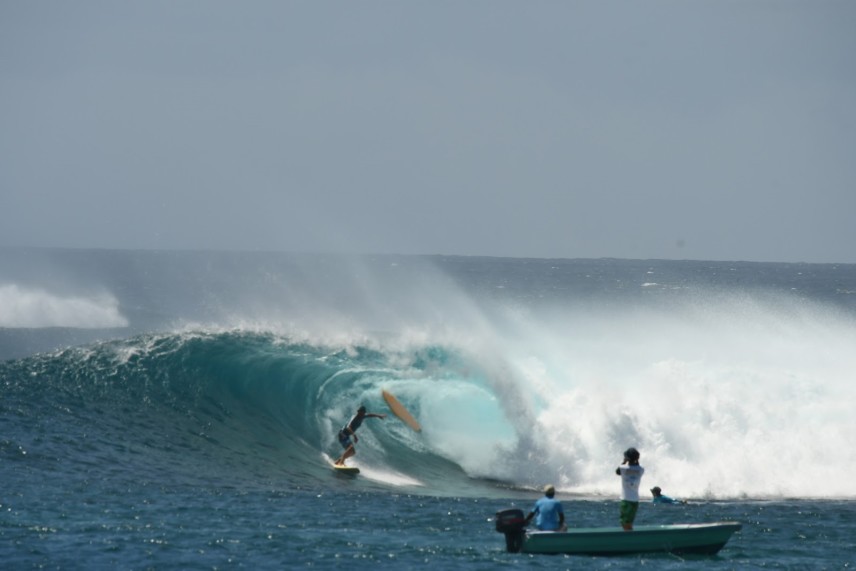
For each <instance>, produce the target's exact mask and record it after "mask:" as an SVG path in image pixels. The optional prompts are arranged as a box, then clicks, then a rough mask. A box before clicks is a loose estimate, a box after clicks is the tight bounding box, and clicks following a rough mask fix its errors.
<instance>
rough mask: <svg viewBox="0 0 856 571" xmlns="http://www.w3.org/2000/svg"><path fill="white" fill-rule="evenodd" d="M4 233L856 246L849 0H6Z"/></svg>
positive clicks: (358, 245)
mask: <svg viewBox="0 0 856 571" xmlns="http://www.w3.org/2000/svg"><path fill="white" fill-rule="evenodd" d="M0 246H71V247H80V248H92V247H106V248H134V249H136V248H144V249H230V250H235V249H238V250H245V249H246V250H285V251H346V252H359V253H403V254H460V255H488V256H521V257H550V258H552V257H558V258H581V257H582V258H592V257H618V258H677V259H706V260H750V261H790V262H799V261H805V262H856V2H853V1H850V0H841V1H825V0H805V1H799V2H797V1H787V0H784V1H773V0H764V1H752V0H739V1H737V0H735V1H727V0H725V1H722V0H716V1H706V0H699V1H692V0H675V1H665V2H664V1H647V0H646V1H636V0H633V1H627V2H619V1H592V2H587V1H576V2H575V1H571V0H563V1H555V2H547V1H523V0H520V1H516V2H507V1H502V0H499V1H497V0H490V1H487V0H482V1H472V2H467V1H464V0H455V1H436V0H432V1H424V2H410V1H401V2H396V1H392V0H390V1H384V2H378V1H361V2H351V1H341V2H310V1H300V2H298V1H285V0H271V1H254V0H248V1H244V0H242V1H230V2H221V1H215V0H178V1H176V0H168V1H155V0H145V1H142V0H141V1H113V0H105V1H103V2H96V1H91V0H77V1H74V2H69V1H66V0H57V1H38V0H36V1H26V2H25V1H14V0H0Z"/></svg>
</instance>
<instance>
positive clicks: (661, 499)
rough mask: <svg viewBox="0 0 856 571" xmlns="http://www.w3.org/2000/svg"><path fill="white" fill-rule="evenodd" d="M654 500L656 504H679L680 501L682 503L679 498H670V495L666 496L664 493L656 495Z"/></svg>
mask: <svg viewBox="0 0 856 571" xmlns="http://www.w3.org/2000/svg"><path fill="white" fill-rule="evenodd" d="M653 501H654V503H655V504H679V503H681V502H679V501H678V500H676V499H675V498H670V497H669V496H664V495H663V494H660V495H659V496H656V497H654V500H653Z"/></svg>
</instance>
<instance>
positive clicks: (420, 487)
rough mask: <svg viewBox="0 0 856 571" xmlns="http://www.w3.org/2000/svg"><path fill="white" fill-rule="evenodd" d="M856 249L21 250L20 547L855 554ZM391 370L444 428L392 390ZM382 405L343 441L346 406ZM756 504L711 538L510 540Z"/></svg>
mask: <svg viewBox="0 0 856 571" xmlns="http://www.w3.org/2000/svg"><path fill="white" fill-rule="evenodd" d="M854 348H856V265H854V264H782V263H750V262H704V261H663V260H618V259H596V260H595V259H579V260H564V259H511V258H488V257H454V256H440V255H437V256H393V255H384V256H380V255H378V256H349V255H333V254H305V253H304V254H293V253H276V252H252V253H250V252H172V251H157V252H155V251H116V250H71V249H3V250H0V482H2V486H0V561H2V565H3V568H4V569H242V568H243V569H286V568H315V569H334V568H336V569H338V568H351V569H369V568H372V569H374V568H379V567H382V568H389V569H410V568H425V567H429V566H433V567H435V568H437V569H453V570H456V569H461V570H463V569H466V570H470V569H496V568H500V567H501V568H511V569H530V568H531V569H580V568H586V569H631V568H632V569H636V568H638V567H639V566H640V565H649V566H655V568H664V569H706V570H707V569H743V568H764V569H853V568H854V567H856V501H854V500H856V487H854V485H853V482H851V481H850V475H851V474H853V473H856V446H854V444H853V435H854V434H856V414H854V413H853V410H852V409H853V406H854V404H856V383H855V382H854V371H856V350H854ZM381 390H387V391H389V392H391V393H393V394H394V395H395V396H396V397H398V399H399V400H400V401H401V402H402V403H403V404H404V405H405V406H406V407H407V408H408V409H409V410H410V411H411V412H412V413H413V415H414V416H415V417H416V418H417V419H418V420H419V422H420V423H421V425H422V427H423V430H422V431H421V432H418V433H417V432H415V431H413V430H411V429H410V428H409V427H408V426H407V425H405V424H404V423H403V422H401V421H400V420H398V419H397V418H395V417H394V416H392V415H391V414H388V413H389V410H388V409H387V408H386V404H385V402H384V401H383V399H382V397H381ZM360 405H365V406H366V407H367V408H368V410H369V411H370V412H377V413H387V414H388V416H387V417H386V418H385V419H377V418H370V419H367V420H366V421H365V422H364V424H363V426H362V428H360V430H359V432H358V435H359V437H360V439H359V443H358V444H357V455H356V456H355V457H354V458H353V459H351V461H350V463H352V464H353V465H356V466H358V467H359V468H360V469H361V473H360V475H358V476H356V477H351V476H343V475H341V474H337V473H335V472H334V471H333V470H332V469H331V467H330V462H331V461H332V459H334V458H335V457H336V456H337V455H338V454H339V453H340V452H341V448H340V447H339V445H338V443H337V441H336V433H337V431H338V429H339V428H340V427H341V426H342V425H343V424H344V423H345V422H346V421H347V420H348V418H349V417H350V416H351V415H352V414H353V413H354V411H355V409H356V408H357V407H358V406H360ZM629 446H634V447H636V448H638V449H639V450H640V452H641V455H642V457H641V464H642V465H643V466H644V467H645V469H646V472H645V475H644V477H643V480H642V487H643V488H644V490H648V489H649V488H650V487H653V486H654V485H658V486H660V487H662V488H663V492H664V493H666V494H668V495H670V496H676V497H680V498H683V499H686V500H688V503H687V504H685V505H680V506H663V505H654V504H652V503H650V501H649V500H650V496H649V495H648V492H647V491H646V492H643V501H642V504H641V505H640V509H639V514H638V515H637V520H636V521H637V524H649V523H701V522H711V521H739V522H741V523H742V524H743V528H742V530H741V531H740V532H738V533H737V534H735V535H734V536H733V537H732V539H731V540H730V541H729V543H728V544H727V545H726V546H725V547H724V548H723V549H722V550H721V551H720V552H719V554H717V555H716V556H712V557H700V556H695V557H689V556H685V557H678V556H675V555H668V554H662V555H659V554H657V555H634V556H622V557H588V556H585V557H582V556H548V555H526V554H513V553H507V552H506V551H505V543H504V538H503V537H502V535H500V534H498V533H497V532H496V531H495V530H494V515H495V513H496V512H497V511H499V510H502V509H506V508H509V507H520V508H521V509H524V511H528V510H529V508H530V507H531V506H532V504H533V503H534V501H535V500H536V499H537V498H538V497H539V496H540V495H541V494H540V491H539V490H540V489H542V488H543V486H544V485H545V484H554V485H555V486H556V488H557V497H558V498H559V499H560V500H562V501H563V504H564V506H565V511H566V514H567V519H568V523H569V525H570V526H571V527H596V526H612V525H615V526H618V496H619V493H620V481H619V478H617V477H616V476H615V468H616V467H617V466H618V465H619V464H620V462H621V459H622V452H623V450H624V449H626V448H627V447H629Z"/></svg>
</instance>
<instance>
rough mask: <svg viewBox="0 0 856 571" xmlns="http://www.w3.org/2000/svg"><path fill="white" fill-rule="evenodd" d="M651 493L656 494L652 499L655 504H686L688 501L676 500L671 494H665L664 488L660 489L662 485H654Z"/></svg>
mask: <svg viewBox="0 0 856 571" xmlns="http://www.w3.org/2000/svg"><path fill="white" fill-rule="evenodd" d="M651 495H652V496H654V499H653V500H652V501H653V502H654V503H655V504H685V503H687V502H686V501H684V500H676V499H675V498H670V497H669V496H667V495H665V494H663V490H662V489H660V486H654V487H653V488H651Z"/></svg>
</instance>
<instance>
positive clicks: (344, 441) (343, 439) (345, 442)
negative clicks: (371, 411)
mask: <svg viewBox="0 0 856 571" xmlns="http://www.w3.org/2000/svg"><path fill="white" fill-rule="evenodd" d="M339 444H341V445H342V448H344V449H345V450H347V449H348V448H350V447H351V446H353V445H354V443H353V442H351V435H350V434H348V433H347V432H345V431H344V430H340V431H339Z"/></svg>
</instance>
